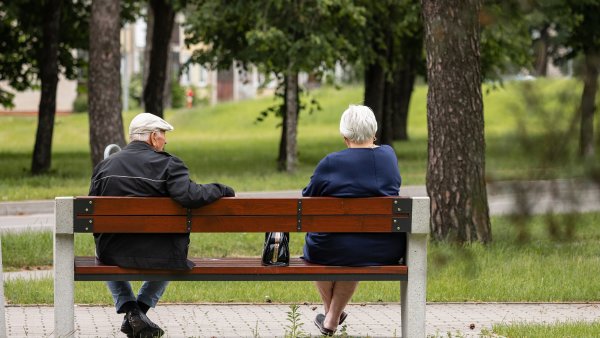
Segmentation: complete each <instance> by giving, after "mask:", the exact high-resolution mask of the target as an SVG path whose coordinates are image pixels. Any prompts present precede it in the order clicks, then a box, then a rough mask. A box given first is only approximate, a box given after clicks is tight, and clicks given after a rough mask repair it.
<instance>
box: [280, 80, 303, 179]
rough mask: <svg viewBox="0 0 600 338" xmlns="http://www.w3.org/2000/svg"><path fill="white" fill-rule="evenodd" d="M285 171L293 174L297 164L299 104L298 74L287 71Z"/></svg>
mask: <svg viewBox="0 0 600 338" xmlns="http://www.w3.org/2000/svg"><path fill="white" fill-rule="evenodd" d="M285 108H286V109H285V115H286V116H285V119H284V122H285V129H286V130H285V168H282V169H285V171H287V172H294V171H295V170H296V165H297V163H298V149H297V142H296V140H297V134H298V113H299V111H298V110H299V109H300V102H299V97H298V72H297V71H294V70H288V72H287V74H286V76H285Z"/></svg>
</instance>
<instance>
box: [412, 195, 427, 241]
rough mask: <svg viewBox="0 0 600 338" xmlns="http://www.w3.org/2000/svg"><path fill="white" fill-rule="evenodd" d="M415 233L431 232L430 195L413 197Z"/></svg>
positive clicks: (413, 230)
mask: <svg viewBox="0 0 600 338" xmlns="http://www.w3.org/2000/svg"><path fill="white" fill-rule="evenodd" d="M411 214H412V230H411V233H413V234H428V233H429V197H412V213H411Z"/></svg>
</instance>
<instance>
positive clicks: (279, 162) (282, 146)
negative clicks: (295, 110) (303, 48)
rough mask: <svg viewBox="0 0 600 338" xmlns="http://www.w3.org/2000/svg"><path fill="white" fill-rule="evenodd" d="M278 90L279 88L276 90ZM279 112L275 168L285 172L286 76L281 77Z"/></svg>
mask: <svg viewBox="0 0 600 338" xmlns="http://www.w3.org/2000/svg"><path fill="white" fill-rule="evenodd" d="M278 89H279V88H278ZM280 109H281V111H280V113H281V120H282V122H281V138H280V139H279V155H278V156H277V168H278V169H279V171H285V160H286V158H287V142H286V141H287V137H286V135H287V113H286V112H287V76H284V77H283V105H282V106H281V107H280Z"/></svg>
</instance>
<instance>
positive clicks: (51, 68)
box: [31, 0, 62, 175]
mask: <svg viewBox="0 0 600 338" xmlns="http://www.w3.org/2000/svg"><path fill="white" fill-rule="evenodd" d="M61 3H62V1H61V0H47V1H45V3H44V7H43V17H44V20H43V21H44V23H43V26H42V29H43V37H44V40H43V41H42V52H41V53H40V56H39V63H40V80H41V82H42V93H41V97H40V105H39V108H38V127H37V132H36V135H35V145H34V147H33V157H32V160H31V173H32V174H34V175H37V174H42V173H45V172H47V171H48V170H50V166H51V164H52V134H53V132H54V116H55V115H56V88H57V86H58V43H59V40H60V37H59V28H60V16H61Z"/></svg>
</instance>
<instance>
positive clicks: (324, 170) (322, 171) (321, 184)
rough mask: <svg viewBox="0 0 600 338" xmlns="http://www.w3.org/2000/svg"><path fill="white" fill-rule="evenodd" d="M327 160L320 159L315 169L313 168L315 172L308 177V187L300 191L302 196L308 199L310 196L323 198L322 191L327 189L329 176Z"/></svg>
mask: <svg viewBox="0 0 600 338" xmlns="http://www.w3.org/2000/svg"><path fill="white" fill-rule="evenodd" d="M328 163H329V159H328V157H325V158H324V159H322V160H321V161H320V162H319V164H318V165H317V167H316V168H315V172H314V173H313V175H312V176H311V177H310V182H309V183H308V185H307V186H306V187H305V188H304V189H302V196H304V197H310V196H313V197H314V196H323V191H324V190H325V188H327V186H328V184H329V181H328V174H329V166H328Z"/></svg>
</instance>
